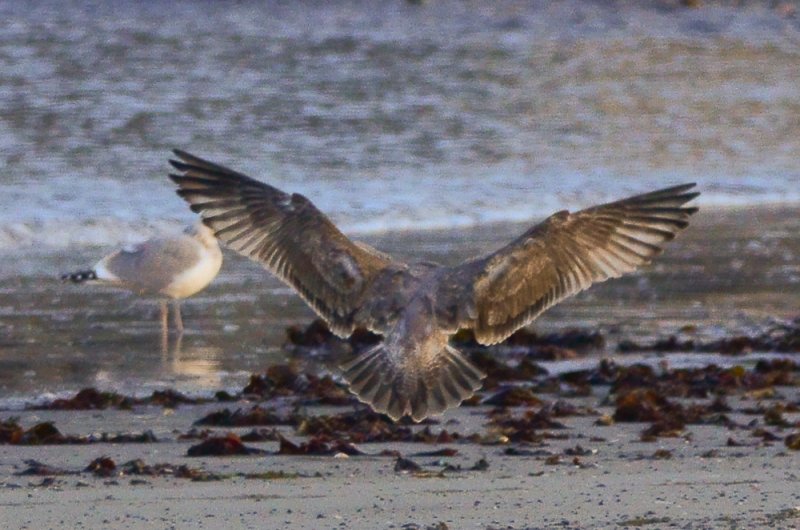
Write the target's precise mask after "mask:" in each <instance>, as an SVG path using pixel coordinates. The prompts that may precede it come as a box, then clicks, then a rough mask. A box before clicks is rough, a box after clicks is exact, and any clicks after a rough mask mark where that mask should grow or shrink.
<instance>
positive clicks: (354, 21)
mask: <svg viewBox="0 0 800 530" xmlns="http://www.w3.org/2000/svg"><path fill="white" fill-rule="evenodd" d="M630 4H634V3H611V2H608V3H604V2H590V1H577V0H567V1H564V2H544V1H543V2H527V1H526V2H501V3H491V2H478V1H468V0H452V1H449V0H435V1H430V2H424V3H422V4H421V5H415V4H412V3H409V2H404V1H401V0H392V1H389V0H386V1H366V0H365V1H341V2H322V1H319V2H280V1H265V2H247V1H245V2H217V1H195V2H180V1H178V2H157V1H148V2H123V1H113V0H112V1H108V2H77V1H58V2H56V1H31V2H0V398H13V399H17V400H19V399H27V398H29V397H30V396H35V395H39V394H42V393H47V392H69V391H74V390H77V389H79V388H81V387H82V386H89V385H94V386H99V387H103V388H116V389H123V390H126V391H131V392H142V391H147V390H149V389H152V388H156V387H163V386H175V387H177V388H180V389H182V390H185V391H212V390H214V389H217V388H220V387H225V386H231V385H236V384H240V383H241V382H242V381H243V380H244V379H246V377H247V374H248V373H249V372H250V371H256V370H258V369H261V368H263V367H264V366H265V365H267V364H269V363H272V362H280V361H282V360H284V359H285V351H284V350H283V349H282V343H283V342H284V340H285V339H284V328H285V326H287V325H290V324H297V323H301V324H304V323H306V322H308V321H309V320H310V319H311V318H312V315H311V313H310V311H309V310H308V309H307V308H305V307H304V306H303V304H302V303H301V302H299V300H298V299H297V297H296V296H294V295H293V294H292V293H291V292H290V291H289V290H288V289H287V288H285V287H284V286H282V285H281V284H280V283H278V282H277V281H275V280H274V279H271V278H270V277H269V276H268V275H267V274H265V273H264V271H263V270H262V269H260V268H259V267H258V266H256V265H253V264H251V263H249V262H247V261H246V260H243V259H239V258H237V257H236V256H234V255H231V254H227V255H226V263H225V266H224V268H223V272H222V273H221V274H220V276H219V278H218V279H217V280H216V281H215V283H214V284H213V285H212V286H211V287H210V288H209V289H208V290H207V291H204V292H203V293H201V294H199V295H198V296H196V297H194V298H192V299H191V300H189V301H187V303H186V304H185V309H184V313H185V317H186V323H187V328H188V331H187V334H186V335H185V337H184V340H183V342H182V343H181V344H180V345H177V344H174V343H171V344H170V347H169V348H168V350H167V351H162V350H161V348H160V341H159V333H158V319H157V310H156V306H155V305H154V303H153V301H151V300H140V299H138V298H136V297H133V296H131V295H128V294H125V293H121V292H118V291H114V290H111V289H107V288H102V287H100V288H96V289H86V290H84V289H78V288H76V287H74V286H65V285H62V284H60V283H59V282H58V280H57V278H58V275H59V274H60V273H62V272H65V271H68V270H71V269H77V268H82V267H85V266H87V265H91V264H92V263H94V262H95V261H96V260H97V259H98V258H99V257H100V256H102V255H103V253H105V252H106V251H108V250H110V249H112V248H114V247H116V246H117V245H120V244H126V243H131V242H134V241H137V240H141V239H143V238H146V237H148V236H151V235H154V234H156V233H161V232H164V231H172V230H177V229H179V228H180V227H181V226H182V225H184V224H187V223H191V222H192V221H193V214H192V213H191V212H190V211H189V209H188V208H187V207H186V205H185V204H184V203H183V201H181V200H180V199H179V198H178V197H177V196H176V195H175V194H174V192H173V186H172V184H171V182H170V181H169V180H168V178H167V174H168V172H169V166H168V164H167V160H168V158H169V157H170V151H171V149H173V148H181V149H184V150H187V151H190V152H193V153H195V154H197V155H200V156H203V157H206V158H209V159H210V160H213V161H216V162H219V163H222V164H225V165H229V166H230V167H232V168H235V169H237V170H239V171H241V172H244V173H247V174H250V175H251V176H253V177H256V178H259V179H262V180H264V181H266V182H269V183H270V184H272V185H275V186H277V187H279V188H282V189H284V190H286V191H292V192H300V193H303V194H304V195H306V196H308V197H309V198H311V199H312V200H313V201H314V202H315V203H316V204H317V206H318V207H319V208H320V209H322V210H323V211H325V212H326V213H328V214H329V215H330V216H331V218H332V219H333V220H334V221H335V222H336V223H337V224H339V225H340V226H341V227H342V228H343V230H344V231H345V232H346V233H348V234H352V235H354V236H356V237H359V238H361V239H365V240H367V241H369V242H371V243H373V244H375V245H377V246H378V247H379V248H381V249H382V250H386V251H389V252H394V253H397V254H398V255H399V256H400V257H406V258H413V257H418V256H422V257H425V258H429V259H436V260H438V261H443V262H453V261H455V260H457V259H461V258H463V257H466V256H469V255H473V254H475V253H480V252H485V251H487V250H491V249H492V248H496V247H497V246H498V245H500V244H502V243H503V242H504V241H506V240H508V239H510V238H512V237H514V236H515V235H516V234H518V233H519V232H520V231H521V230H523V229H524V227H525V224H526V223H527V224H530V223H531V222H533V221H535V220H538V219H541V218H543V217H545V216H546V215H548V214H550V213H552V212H554V211H556V210H559V209H562V208H569V209H577V208H581V207H585V206H589V205H592V204H596V203H598V202H602V201H605V200H612V199H617V198H622V197H624V196H626V195H629V194H633V193H638V192H645V191H649V190H652V189H656V188H660V187H665V186H668V185H673V184H678V183H682V182H687V181H695V182H697V183H698V188H699V189H700V191H702V193H703V194H702V196H701V197H700V199H699V200H698V201H697V202H698V204H699V205H700V206H701V212H702V213H701V214H700V215H699V216H698V217H697V221H696V227H693V230H692V229H690V231H688V232H687V234H686V235H685V237H681V238H679V239H678V240H677V241H676V242H675V245H673V246H672V247H671V248H670V249H669V250H668V252H667V253H666V254H665V255H664V256H663V259H661V260H659V261H658V262H657V263H656V264H655V265H654V266H653V267H651V268H649V269H647V270H646V271H644V272H642V273H639V274H636V275H633V276H631V277H628V278H625V279H622V280H619V281H617V282H610V283H608V284H604V285H603V286H599V287H597V288H596V289H592V290H590V291H588V292H587V293H585V294H584V295H581V296H580V297H578V298H576V299H575V300H574V301H571V302H568V303H565V304H564V305H563V306H559V307H556V308H554V309H553V310H552V311H550V312H548V313H547V314H546V315H545V316H544V317H542V319H540V320H539V321H538V322H537V324H536V325H537V326H541V328H540V329H559V328H563V327H568V326H584V327H598V328H600V329H603V330H605V331H607V332H609V333H616V334H620V333H623V334H627V336H636V337H652V336H656V335H658V334H659V333H669V332H670V331H671V330H675V329H677V328H678V327H680V326H684V325H687V324H692V325H698V326H699V328H700V330H701V331H700V332H701V333H703V334H706V335H707V336H719V335H720V334H724V333H726V332H730V331H731V330H734V329H735V330H739V331H748V330H751V331H752V330H756V329H758V328H759V326H761V325H763V323H764V322H765V321H767V320H769V319H770V318H780V317H788V316H791V315H793V314H795V313H796V308H797V307H798V306H799V304H798V296H800V295H798V290H799V289H800V269H799V268H798V265H797V263H798V254H799V253H800V251H799V250H798V249H800V239H799V238H798V235H797V234H798V232H800V226H799V225H798V219H797V212H798V211H799V210H798V209H797V208H798V206H799V205H800V164H798V153H800V83H798V82H797V72H798V71H800V70H799V69H800V15H798V14H797V13H794V12H792V10H791V6H792V5H793V4H775V3H774V2H747V3H745V5H744V6H734V5H729V3H727V2H703V7H702V8H700V9H689V8H685V7H683V6H681V5H680V4H679V3H678V2H674V3H673V2H655V1H654V2H645V3H635V4H636V5H630ZM787 6H788V7H787ZM706 213H708V214H709V215H708V216H707V217H703V216H705V215H706ZM517 223H522V224H517ZM606 353H608V354H613V351H609V352H606Z"/></svg>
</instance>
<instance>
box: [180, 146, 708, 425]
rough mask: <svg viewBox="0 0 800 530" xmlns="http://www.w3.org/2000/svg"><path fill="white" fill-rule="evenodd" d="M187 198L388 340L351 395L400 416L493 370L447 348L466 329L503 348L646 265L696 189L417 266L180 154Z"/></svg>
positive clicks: (306, 208) (313, 298) (232, 240)
mask: <svg viewBox="0 0 800 530" xmlns="http://www.w3.org/2000/svg"><path fill="white" fill-rule="evenodd" d="M175 154H176V155H177V156H178V158H180V161H176V160H170V163H171V164H172V165H173V166H174V167H175V168H176V169H177V170H178V172H179V174H172V175H170V178H172V180H173V181H175V183H177V185H178V190H177V193H178V195H180V196H181V197H183V198H184V199H185V200H186V201H187V202H188V203H189V204H190V205H191V209H192V210H193V211H195V212H198V213H199V214H200V215H201V216H202V218H203V222H204V223H206V225H207V226H209V227H210V228H211V229H212V230H213V231H214V233H215V235H216V236H217V237H218V238H219V239H220V240H222V241H223V242H225V243H226V244H227V245H228V246H229V247H231V248H233V249H234V250H236V251H238V252H239V253H241V254H243V255H245V256H248V257H250V258H252V259H254V260H256V261H258V262H260V263H261V264H262V265H264V267H266V268H267V269H268V270H269V271H270V272H272V273H273V274H275V275H276V276H278V277H279V278H280V279H281V280H283V281H284V282H286V283H287V284H288V285H289V286H291V287H293V288H294V289H295V290H296V291H297V292H298V294H299V295H300V296H301V297H302V298H303V300H305V301H306V302H307V303H308V304H309V305H310V306H311V307H312V308H313V309H314V311H316V312H317V313H318V314H319V315H320V317H322V318H323V319H324V320H325V321H326V322H327V323H328V324H329V326H330V328H331V329H332V330H333V332H334V333H336V334H337V335H339V336H341V337H346V336H348V335H350V334H351V333H352V332H353V330H354V329H355V328H356V327H357V326H363V327H365V328H367V329H369V330H371V331H373V332H375V333H378V334H380V335H382V336H383V341H382V342H381V343H380V344H378V345H377V346H374V347H373V348H371V349H369V350H367V351H366V352H365V353H362V354H361V355H359V356H358V357H357V358H356V359H355V360H353V361H352V362H350V363H348V364H346V365H345V366H343V367H342V368H343V370H344V377H345V379H346V380H347V381H348V382H349V384H350V390H351V391H352V392H353V393H354V394H356V396H358V398H359V399H360V400H361V401H363V402H365V403H368V404H370V405H371V406H372V408H374V409H375V410H376V411H379V412H385V413H386V414H388V415H389V416H391V417H392V418H393V419H399V418H400V417H402V416H404V415H409V416H411V417H412V418H413V419H414V420H417V421H419V420H422V419H424V418H426V417H428V416H431V415H435V414H441V413H442V412H444V411H445V410H446V409H448V408H451V407H455V406H458V405H459V404H460V403H461V402H462V401H463V400H464V399H466V398H468V397H469V396H471V395H472V394H473V393H474V392H475V391H476V390H477V389H478V388H480V386H481V379H483V377H484V374H483V373H481V371H480V370H479V369H478V368H477V367H475V366H474V365H473V364H472V363H471V362H470V361H469V360H468V359H466V358H465V357H464V356H463V355H462V354H461V353H460V352H459V351H458V350H456V349H455V348H453V347H452V346H451V345H450V344H449V338H450V336H451V335H452V334H454V333H455V332H456V331H457V330H458V329H462V328H468V329H472V330H473V331H474V333H475V338H476V339H477V340H478V342H480V343H481V344H486V345H489V344H495V343H498V342H500V341H502V340H504V339H505V338H506V337H508V336H509V335H511V334H512V333H513V332H514V331H516V330H517V329H519V328H520V327H522V326H525V325H526V324H528V323H530V322H531V321H532V320H533V319H535V318H536V317H537V316H539V315H540V314H541V313H542V312H543V311H544V310H546V309H547V308H549V307H551V306H553V305H554V304H556V303H558V302H559V301H561V300H563V299H565V298H567V297H569V296H571V295H573V294H575V293H578V292H580V291H582V290H584V289H586V288H588V287H589V286H590V285H592V284H593V283H596V282H601V281H604V280H607V279H609V278H616V277H619V276H621V275H622V274H625V273H627V272H631V271H633V270H635V269H637V268H639V267H641V266H642V265H645V264H647V263H648V262H649V261H650V260H651V259H652V258H653V257H654V256H656V255H658V254H659V253H660V252H661V249H662V248H661V247H662V245H663V244H664V243H666V242H667V241H669V240H671V239H672V238H674V237H675V234H676V233H678V232H679V231H681V230H682V229H684V228H686V226H687V225H688V219H689V216H690V215H692V214H693V213H695V212H696V211H697V208H693V207H684V206H683V205H684V204H685V203H687V202H688V201H690V200H692V199H694V198H695V197H697V195H698V193H695V192H691V191H690V190H691V189H692V188H693V187H694V184H684V185H681V186H674V187H671V188H666V189H663V190H659V191H654V192H652V193H646V194H644V195H637V196H634V197H630V198H628V199H624V200H621V201H617V202H612V203H608V204H603V205H600V206H594V207H592V208H588V209H586V210H582V211H579V212H576V213H569V212H567V211H561V212H558V213H556V214H554V215H552V216H550V217H548V218H547V219H545V220H544V221H543V222H541V223H540V224H538V225H536V226H534V227H532V228H531V229H529V230H528V231H527V232H525V233H524V234H522V235H521V236H520V237H519V238H517V239H516V240H515V241H512V242H511V243H510V244H509V245H506V246H505V247H503V248H501V249H499V250H497V251H496V252H494V253H492V254H489V255H488V256H485V257H481V258H477V259H472V260H469V261H466V262H464V263H462V264H460V265H458V266H455V267H443V266H440V265H435V264H431V263H413V264H406V263H402V262H399V261H397V260H394V259H392V258H391V257H389V256H387V255H386V254H383V253H381V252H378V251H377V250H375V249H373V248H371V247H369V246H368V245H365V244H363V243H359V242H354V241H351V240H350V239H348V238H347V237H346V236H345V235H344V234H342V232H340V231H339V230H338V229H337V228H336V226H334V224H333V223H332V222H331V221H330V220H329V219H328V218H327V217H326V216H325V215H324V214H323V213H322V212H320V211H319V210H318V209H317V208H316V207H315V206H314V205H313V204H312V203H311V201H309V200H308V199H307V198H305V197H304V196H302V195H300V194H297V193H294V194H291V195H290V194H288V193H284V192H283V191H281V190H279V189H277V188H274V187H272V186H270V185H268V184H264V183H262V182H259V181H257V180H254V179H252V178H250V177H247V176H245V175H243V174H241V173H237V172H236V171H232V170H230V169H227V168H225V167H222V166H219V165H217V164H213V163H211V162H208V161H206V160H203V159H201V158H197V157H195V156H192V155H190V154H188V153H185V152H183V151H178V150H176V151H175Z"/></svg>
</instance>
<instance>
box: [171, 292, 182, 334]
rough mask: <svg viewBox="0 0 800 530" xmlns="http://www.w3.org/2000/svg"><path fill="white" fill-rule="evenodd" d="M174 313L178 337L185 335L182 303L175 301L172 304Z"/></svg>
mask: <svg viewBox="0 0 800 530" xmlns="http://www.w3.org/2000/svg"><path fill="white" fill-rule="evenodd" d="M172 308H173V312H174V313H175V315H174V318H175V329H176V330H177V331H178V336H180V335H183V318H181V301H180V300H175V301H174V302H172Z"/></svg>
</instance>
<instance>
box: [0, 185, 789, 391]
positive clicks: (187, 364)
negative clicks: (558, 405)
mask: <svg viewBox="0 0 800 530" xmlns="http://www.w3.org/2000/svg"><path fill="white" fill-rule="evenodd" d="M701 198H702V197H701ZM699 203H700V206H701V208H702V210H701V212H700V213H699V214H698V215H696V216H695V218H694V219H693V220H692V226H691V227H690V228H689V229H688V230H687V231H686V232H685V233H683V234H681V236H680V237H678V238H677V239H676V240H675V241H673V242H672V243H671V244H670V245H669V246H668V248H667V249H666V252H665V253H664V254H663V255H662V256H660V257H659V258H658V259H657V260H656V261H655V263H654V264H653V265H652V266H650V267H648V268H646V269H645V270H643V271H639V272H637V273H635V274H632V275H628V276H626V277H624V278H620V279H618V280H614V281H610V282H606V283H604V284H600V285H596V286H593V287H592V288H591V289H589V290H588V291H586V292H583V293H581V294H579V295H578V296H576V297H574V298H571V299H569V300H567V301H565V302H563V303H561V304H559V305H557V306H556V307H554V308H552V309H550V310H549V311H547V312H546V313H545V314H544V315H542V316H541V317H540V318H539V319H537V320H536V322H534V324H533V326H532V328H533V329H535V330H537V331H540V332H551V331H557V330H561V329H566V328H571V327H578V328H591V329H596V330H598V331H602V332H604V333H605V334H606V335H608V337H609V344H608V348H607V349H606V350H605V351H603V352H602V353H604V354H607V355H612V354H614V353H615V343H616V341H617V339H618V338H619V337H622V336H624V337H626V338H629V339H634V340H638V339H643V340H649V339H652V338H653V337H660V336H663V335H666V334H670V333H674V332H675V331H676V330H678V329H679V328H681V327H684V326H693V327H694V328H696V334H697V336H698V337H700V338H708V339H712V338H718V337H719V336H721V335H723V334H735V333H742V332H749V331H753V330H756V329H759V328H760V327H763V326H764V325H765V323H766V322H769V321H770V320H771V319H774V318H793V317H794V316H796V315H797V312H798V303H797V300H798V298H797V296H798V295H797V293H798V290H800V268H799V267H798V256H800V210H798V209H797V208H796V207H794V206H790V205H784V206H781V205H776V206H772V207H769V206H761V207H758V208H728V209H720V208H710V207H704V206H703V204H702V201H699ZM533 222H536V221H531V223H527V224H502V225H485V226H482V227H479V228H476V229H473V230H461V229H459V230H451V231H420V232H394V233H386V234H383V235H381V236H372V237H369V238H365V239H366V240H367V242H369V243H371V244H373V245H375V246H376V247H377V248H379V249H381V250H384V251H387V252H389V253H391V254H393V255H395V256H398V257H399V258H401V259H428V260H432V261H437V262H440V263H456V262H458V261H459V260H462V259H465V258H467V257H470V256H475V255H478V254H482V253H485V252H489V251H491V250H493V249H495V248H497V247H498V246H500V245H502V244H504V242H506V241H510V240H511V239H512V238H514V237H516V236H517V235H519V234H520V233H522V232H523V231H524V230H525V229H526V228H528V227H529V226H530V225H531V224H532V223H533ZM108 250H109V249H108V248H107V247H106V248H96V249H88V250H84V251H81V252H77V253H75V254H65V253H56V254H53V253H52V252H46V253H42V254H31V253H27V254H24V255H13V254H10V255H5V256H0V268H3V269H4V270H14V267H19V268H21V267H24V261H25V260H29V261H35V262H36V264H37V267H38V270H40V271H41V273H40V274H37V275H35V276H16V277H11V278H6V279H0V293H2V296H3V301H2V302H0V327H1V328H2V329H0V331H2V333H0V336H1V337H3V338H2V339H0V396H2V398H4V399H5V400H6V401H7V400H9V399H12V400H13V399H30V398H31V397H32V396H35V395H38V394H42V393H59V392H60V393H64V392H75V391H77V390H79V389H80V388H83V387H85V386H97V387H99V388H109V387H110V388H114V389H116V390H118V391H121V392H125V393H129V394H137V393H138V394H141V393H149V392H152V390H154V389H158V388H164V387H172V388H177V389H179V390H181V391H184V392H191V393H197V392H206V393H213V392H214V391H216V390H218V389H220V388H230V387H234V386H236V385H242V384H243V383H244V382H245V381H246V380H247V377H248V376H249V374H250V373H252V372H257V371H259V370H262V369H263V368H264V367H265V366H269V365H270V364H275V363H279V362H283V361H284V360H285V358H286V351H285V350H284V348H283V344H284V343H285V342H286V334H285V328H286V327H287V326H290V325H296V324H299V325H305V324H307V323H308V322H310V321H311V319H312V318H313V314H312V313H311V311H310V310H309V309H308V308H307V307H306V306H305V305H304V304H303V303H302V302H301V301H300V299H299V298H298V297H297V296H296V295H295V294H294V293H292V292H291V291H290V290H289V289H287V288H286V287H284V286H283V285H282V284H281V283H280V282H278V281H277V280H276V279H274V278H273V277H271V276H270V275H269V274H268V273H266V272H265V271H264V270H263V269H262V268H261V267H259V266H258V265H256V264H254V263H252V262H250V261H249V260H246V259H243V258H241V257H239V256H237V255H235V254H233V253H231V252H226V253H225V263H224V265H223V269H222V272H221V273H220V275H219V277H218V278H217V279H216V280H215V281H214V283H213V284H212V285H211V286H210V287H209V288H208V289H207V290H205V291H203V292H201V293H200V294H198V295H197V296H195V297H193V298H190V299H189V300H187V301H185V303H184V304H183V313H184V317H185V318H184V320H185V323H186V327H187V331H186V334H185V335H184V337H183V340H182V341H181V342H180V343H179V344H178V343H177V342H176V341H175V340H174V338H173V339H172V341H171V342H170V345H169V349H168V351H162V350H161V340H160V334H159V321H158V306H157V304H156V303H155V301H153V300H142V299H139V298H137V297H135V296H133V295H130V294H128V293H125V292H121V291H117V290H113V289H109V288H103V287H97V288H81V287H82V286H80V287H76V286H73V285H64V284H62V283H61V282H60V281H59V280H58V277H59V275H60V274H61V273H62V272H65V271H67V270H72V269H75V268H80V267H82V266H85V264H87V263H93V260H96V259H97V257H98V256H102V255H103V253H104V252H106V251H108ZM21 262H23V263H21ZM0 405H2V400H0Z"/></svg>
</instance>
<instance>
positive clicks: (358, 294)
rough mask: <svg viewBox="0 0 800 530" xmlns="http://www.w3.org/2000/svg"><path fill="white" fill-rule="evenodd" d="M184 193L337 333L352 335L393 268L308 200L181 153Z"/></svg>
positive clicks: (221, 233) (223, 235) (232, 243)
mask: <svg viewBox="0 0 800 530" xmlns="http://www.w3.org/2000/svg"><path fill="white" fill-rule="evenodd" d="M174 153H175V154H176V155H177V156H178V157H179V158H180V159H181V160H180V161H176V160H170V163H171V164H172V166H173V167H175V169H177V170H178V171H179V172H180V174H171V175H170V178H171V179H172V180H173V181H174V182H175V183H176V184H177V185H178V188H179V189H178V191H177V192H178V195H180V196H181V197H182V198H183V199H184V200H186V201H187V202H188V203H189V204H190V205H191V209H192V210H193V211H195V212H197V213H199V214H200V215H201V216H202V218H203V222H204V223H205V224H206V225H207V226H208V227H210V228H211V229H212V230H213V231H214V233H215V235H216V236H217V238H219V239H220V240H221V241H223V242H224V243H226V244H227V245H228V246H229V247H231V248H232V249H234V250H236V251H237V252H239V253H240V254H243V255H245V256H247V257H250V258H252V259H254V260H256V261H258V262H260V263H261V264H262V265H263V266H264V267H266V268H267V269H268V270H269V271H270V272H272V273H273V274H275V275H276V276H278V277H279V278H280V279H281V280H283V281H284V282H285V283H287V284H288V285H290V286H291V287H293V288H294V289H295V290H297V292H298V293H299V294H300V296H301V297H302V298H303V299H304V300H305V301H306V302H307V303H308V304H309V305H310V306H311V307H312V308H313V309H314V310H315V311H316V312H317V314H319V315H320V316H321V317H322V318H323V319H325V321H327V323H328V325H329V326H330V327H331V330H332V331H333V332H334V333H336V334H337V335H340V336H348V335H350V333H352V331H353V329H354V328H355V324H354V321H353V315H354V313H355V311H356V310H357V309H358V308H359V307H360V305H361V302H362V300H363V297H364V294H365V292H366V291H367V290H368V288H369V285H370V284H371V282H372V280H373V279H374V278H375V276H376V275H377V274H378V273H379V272H380V271H381V270H382V269H384V268H385V267H386V266H387V265H389V264H390V263H392V261H391V260H390V259H388V258H387V257H386V256H385V255H383V254H380V253H378V252H377V251H375V250H374V249H371V248H370V247H368V246H367V245H363V244H360V243H355V242H353V241H351V240H350V239H348V238H347V237H346V236H345V235H344V234H342V233H341V232H340V231H339V229H338V228H336V226H334V224H333V223H332V222H331V221H330V220H329V219H328V218H327V217H326V216H325V215H324V214H323V213H322V212H320V211H319V210H318V209H317V208H316V207H315V206H314V204H312V203H311V201H309V200H308V199H307V198H305V197H304V196H302V195H300V194H297V193H294V194H291V195H290V194H288V193H284V192H283V191H281V190H279V189H277V188H274V187H272V186H270V185H268V184H265V183H263V182H259V181H257V180H254V179H252V178H250V177H248V176H246V175H243V174H241V173H238V172H236V171H233V170H230V169H228V168H225V167H223V166H219V165H217V164H213V163H211V162H208V161H206V160H203V159H201V158H198V157H196V156H193V155H190V154H188V153H186V152H183V151H180V150H175V151H174Z"/></svg>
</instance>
